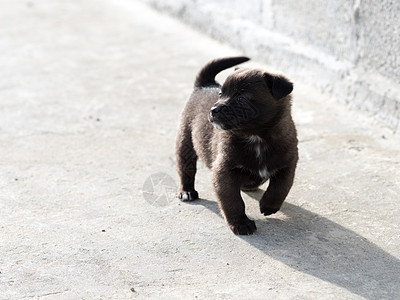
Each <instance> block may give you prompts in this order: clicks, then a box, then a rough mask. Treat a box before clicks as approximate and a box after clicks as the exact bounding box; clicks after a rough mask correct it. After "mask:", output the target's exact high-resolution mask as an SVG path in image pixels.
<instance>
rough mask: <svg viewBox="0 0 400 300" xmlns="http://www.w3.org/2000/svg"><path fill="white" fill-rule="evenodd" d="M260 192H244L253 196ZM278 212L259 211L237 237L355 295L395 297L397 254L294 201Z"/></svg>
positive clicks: (399, 294)
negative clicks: (251, 226)
mask: <svg viewBox="0 0 400 300" xmlns="http://www.w3.org/2000/svg"><path fill="white" fill-rule="evenodd" d="M262 193H263V191H262V190H258V191H256V192H252V193H246V194H247V195H248V196H249V197H250V198H253V199H256V200H257V201H258V199H260V198H261V195H262ZM247 202H248V201H247ZM247 204H248V205H249V204H250V203H247ZM192 205H203V206H204V207H206V208H207V209H209V210H210V211H212V212H214V213H216V214H217V215H218V216H221V214H220V212H219V208H218V204H217V203H216V202H215V201H210V200H205V199H201V200H199V201H194V202H192ZM281 213H282V214H283V216H282V215H280V216H279V215H276V216H269V217H263V216H262V215H261V214H260V219H258V220H256V225H257V231H256V233H255V234H254V235H252V236H239V237H240V238H242V239H243V240H245V241H246V242H248V243H249V244H250V245H252V246H253V247H255V248H257V249H259V250H261V251H263V252H264V253H265V254H266V255H269V256H271V257H272V258H274V259H276V260H278V261H281V262H283V263H284V264H286V265H288V266H289V267H291V268H293V269H296V270H298V271H300V272H303V273H306V274H309V275H312V276H314V277H316V278H319V279H321V280H324V281H326V282H330V283H332V284H335V285H337V286H340V287H342V288H345V289H347V290H348V291H350V292H351V293H354V294H356V295H359V296H362V297H364V298H367V299H400V260H399V259H397V258H396V257H394V256H392V255H390V254H389V253H387V252H385V251H384V250H382V249H380V248H379V247H377V246H376V245H374V244H373V243H371V242H369V241H368V240H367V239H366V238H364V237H363V236H361V235H359V234H357V233H356V232H354V231H352V230H349V229H347V228H345V227H343V226H342V225H339V224H337V223H335V222H333V221H331V220H329V219H327V218H325V217H322V216H320V215H318V214H316V213H313V212H311V211H309V210H306V209H304V208H301V207H299V206H296V205H294V204H291V203H288V202H285V203H284V204H283V206H282V208H281ZM266 267H267V266H266Z"/></svg>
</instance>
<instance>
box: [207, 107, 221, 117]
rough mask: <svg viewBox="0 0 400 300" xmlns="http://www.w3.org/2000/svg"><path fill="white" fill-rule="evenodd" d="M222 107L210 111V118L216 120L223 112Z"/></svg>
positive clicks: (212, 108)
mask: <svg viewBox="0 0 400 300" xmlns="http://www.w3.org/2000/svg"><path fill="white" fill-rule="evenodd" d="M222 108H223V107H222V106H213V107H211V110H210V117H212V118H215V117H216V116H217V115H218V113H219V112H220V111H221V110H222Z"/></svg>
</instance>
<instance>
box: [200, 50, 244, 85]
mask: <svg viewBox="0 0 400 300" xmlns="http://www.w3.org/2000/svg"><path fill="white" fill-rule="evenodd" d="M249 59H250V58H248V57H245V56H237V57H225V58H217V59H214V60H212V61H210V62H209V63H208V64H206V65H205V66H204V67H203V69H201V71H200V72H199V74H198V75H197V78H196V81H195V82H194V87H195V88H201V87H206V86H210V85H217V82H216V81H215V76H216V75H217V74H218V73H219V72H221V71H223V70H225V69H228V68H230V67H233V66H236V65H238V64H241V63H244V62H245V61H248V60H249Z"/></svg>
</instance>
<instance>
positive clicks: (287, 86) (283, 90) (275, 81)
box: [263, 73, 293, 100]
mask: <svg viewBox="0 0 400 300" xmlns="http://www.w3.org/2000/svg"><path fill="white" fill-rule="evenodd" d="M263 75H264V78H265V81H266V83H267V86H268V88H269V90H270V92H271V94H272V96H273V97H274V98H275V99H278V100H279V99H282V98H283V97H285V96H287V95H289V94H290V93H291V92H292V91H293V83H291V82H290V81H289V80H287V79H286V78H285V77H283V76H281V75H279V76H278V75H272V74H269V73H264V74H263Z"/></svg>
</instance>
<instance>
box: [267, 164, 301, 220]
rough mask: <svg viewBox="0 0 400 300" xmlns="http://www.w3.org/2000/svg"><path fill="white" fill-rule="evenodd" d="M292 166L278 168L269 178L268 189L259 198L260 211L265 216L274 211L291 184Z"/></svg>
mask: <svg viewBox="0 0 400 300" xmlns="http://www.w3.org/2000/svg"><path fill="white" fill-rule="evenodd" d="M295 168H296V165H294V167H288V168H284V169H280V170H279V171H277V172H276V173H275V174H274V176H272V177H271V178H270V182H269V186H268V189H267V190H266V191H265V193H264V195H263V196H262V198H261V200H260V211H261V213H262V214H264V215H265V216H268V215H271V214H274V213H276V212H277V211H278V210H279V209H280V208H281V206H282V203H283V201H285V199H286V196H287V195H288V193H289V191H290V188H291V187H292V185H293V180H294V172H295Z"/></svg>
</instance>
